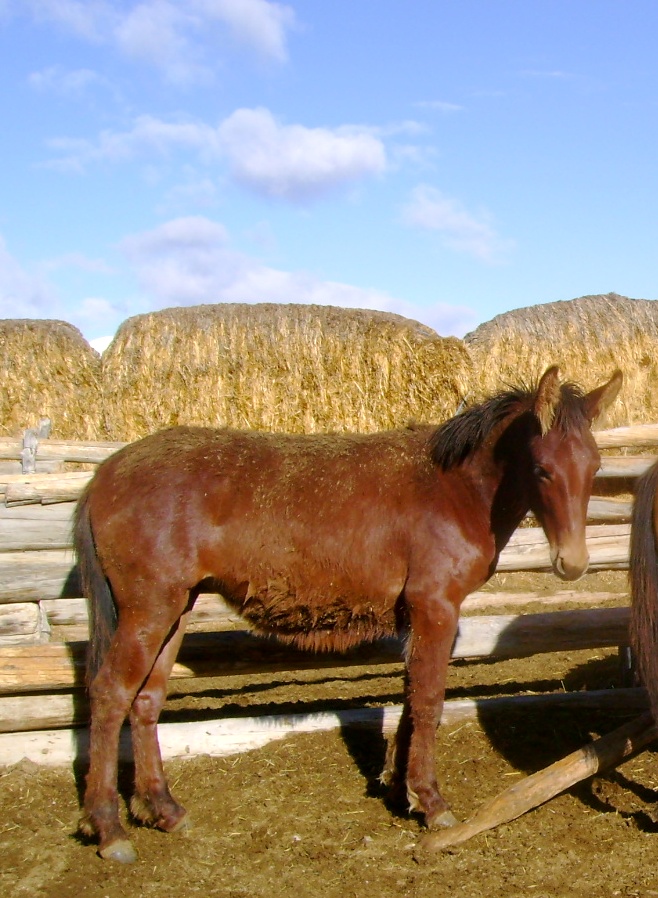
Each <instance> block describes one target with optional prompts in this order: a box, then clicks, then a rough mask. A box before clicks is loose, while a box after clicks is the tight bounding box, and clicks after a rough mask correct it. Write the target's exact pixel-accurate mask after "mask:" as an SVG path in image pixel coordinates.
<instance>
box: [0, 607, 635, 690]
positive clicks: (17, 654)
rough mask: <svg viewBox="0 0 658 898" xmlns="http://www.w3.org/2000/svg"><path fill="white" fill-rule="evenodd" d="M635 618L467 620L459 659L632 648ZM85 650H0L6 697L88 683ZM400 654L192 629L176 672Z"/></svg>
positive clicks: (255, 669)
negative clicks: (316, 648) (312, 648)
mask: <svg viewBox="0 0 658 898" xmlns="http://www.w3.org/2000/svg"><path fill="white" fill-rule="evenodd" d="M628 617H629V609H628V608H596V609H586V610H576V611H554V612H547V613H543V614H521V615H493V616H479V617H464V618H462V619H461V620H460V623H459V632H458V634H457V638H456V640H455V644H454V646H453V651H452V657H453V658H477V657H491V658H510V657H525V656H528V655H534V654H540V653H542V652H553V651H568V650H576V649H588V648H602V647H605V646H617V645H625V644H626V642H627V629H628ZM85 647H86V644H85V643H84V642H79V643H66V644H61V643H59V644H58V643H51V644H47V645H38V646H8V647H5V648H0V694H11V693H15V692H32V691H46V692H47V691H52V690H53V689H70V688H72V687H75V686H80V685H82V684H83V682H84V667H85V657H84V656H85ZM401 658H402V644H401V643H400V641H398V640H397V639H384V640H379V641H377V642H374V643H366V644H364V645H361V646H358V647H357V648H355V649H353V650H351V651H349V652H345V653H332V652H326V653H325V652H321V653H313V652H301V651H297V650H294V649H291V648H289V647H287V646H285V645H284V644H282V643H280V642H277V641H276V640H274V639H262V638H258V637H256V636H254V635H253V634H251V633H248V632H245V631H241V630H237V631H230V632H223V633H222V632H220V633H192V634H190V635H189V636H187V637H186V638H185V639H184V641H183V646H182V648H181V652H180V654H179V658H178V661H177V662H176V664H175V665H174V669H173V672H172V676H173V677H178V678H180V677H199V676H205V677H207V676H229V675H231V674H254V673H266V672H271V671H282V670H286V671H291V670H309V669H326V668H337V667H351V666H354V665H366V664H370V665H375V664H392V663H397V662H400V660H401Z"/></svg>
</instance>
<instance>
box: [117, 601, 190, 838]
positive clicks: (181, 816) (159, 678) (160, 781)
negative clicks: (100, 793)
mask: <svg viewBox="0 0 658 898" xmlns="http://www.w3.org/2000/svg"><path fill="white" fill-rule="evenodd" d="M188 617H189V611H186V612H185V613H184V614H183V615H182V616H181V617H180V619H179V620H178V623H177V624H176V625H175V629H174V631H173V632H172V633H171V635H170V638H169V639H168V640H167V642H166V643H165V645H164V646H163V648H162V651H161V652H160V654H159V655H158V658H157V660H156V662H155V664H154V665H153V669H152V670H151V673H150V675H149V677H148V679H147V680H146V682H145V683H144V685H143V686H142V688H141V689H140V690H139V692H138V693H137V695H136V696H135V700H134V701H133V704H132V708H131V710H130V725H131V728H132V743H133V754H134V758H135V794H134V795H133V798H132V801H131V803H130V810H131V811H132V813H133V816H134V817H136V818H137V819H138V820H140V821H141V822H142V823H147V824H150V825H152V826H157V827H158V829H162V830H164V831H165V832H175V831H177V830H180V829H183V828H184V827H186V826H188V824H189V821H188V820H187V812H186V810H185V808H184V807H183V806H182V805H180V804H178V802H177V801H176V800H175V799H174V798H173V796H172V794H171V792H170V791H169V787H168V785H167V779H166V777H165V772H164V768H163V766H162V755H161V753H160V744H159V742H158V732H157V723H158V718H159V716H160V712H161V710H162V706H163V705H164V703H165V700H166V698H167V681H168V679H169V675H170V673H171V669H172V667H173V665H174V661H175V660H176V655H177V654H178V649H179V648H180V644H181V641H182V639H183V634H184V632H185V627H186V625H187V619H188Z"/></svg>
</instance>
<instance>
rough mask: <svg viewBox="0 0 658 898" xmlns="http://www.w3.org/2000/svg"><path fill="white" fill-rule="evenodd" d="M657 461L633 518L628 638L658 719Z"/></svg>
mask: <svg viewBox="0 0 658 898" xmlns="http://www.w3.org/2000/svg"><path fill="white" fill-rule="evenodd" d="M657 488H658V464H655V465H653V466H652V467H651V468H650V469H649V470H648V471H647V473H646V474H644V475H643V476H642V477H641V478H640V479H639V480H638V482H637V485H636V489H635V504H634V506H633V516H632V519H631V548H630V571H629V576H630V586H631V618H630V626H629V641H630V644H631V648H632V650H633V653H634V655H635V660H636V663H637V667H638V671H639V674H640V677H641V678H642V682H643V684H644V686H645V687H646V690H647V692H648V693H649V701H650V703H651V710H652V712H653V716H654V718H655V719H656V720H657V721H658V544H657V536H656V531H655V525H656V522H655V515H654V506H655V501H656V489H657Z"/></svg>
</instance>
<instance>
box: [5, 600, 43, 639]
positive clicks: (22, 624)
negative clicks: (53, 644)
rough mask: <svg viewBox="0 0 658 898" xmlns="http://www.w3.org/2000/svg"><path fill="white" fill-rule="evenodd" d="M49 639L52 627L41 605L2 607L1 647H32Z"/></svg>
mask: <svg viewBox="0 0 658 898" xmlns="http://www.w3.org/2000/svg"><path fill="white" fill-rule="evenodd" d="M49 639H50V625H49V623H48V617H47V615H46V611H45V609H44V608H43V607H42V606H41V604H40V603H38V602H20V603H19V602H16V603H14V604H11V605H0V646H3V645H23V644H25V645H32V644H34V643H42V642H47V641H48V640H49Z"/></svg>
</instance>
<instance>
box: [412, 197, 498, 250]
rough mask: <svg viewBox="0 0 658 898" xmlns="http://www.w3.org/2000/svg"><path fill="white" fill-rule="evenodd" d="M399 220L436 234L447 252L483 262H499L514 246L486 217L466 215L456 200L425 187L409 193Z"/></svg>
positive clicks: (463, 207)
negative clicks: (408, 199) (471, 257)
mask: <svg viewBox="0 0 658 898" xmlns="http://www.w3.org/2000/svg"><path fill="white" fill-rule="evenodd" d="M402 220H403V222H404V223H405V224H406V225H408V226H409V227H415V228H420V229H421V230H426V231H434V232H436V233H437V234H439V235H440V236H441V238H442V240H443V243H444V244H445V246H447V247H448V248H449V249H454V250H457V251H459V252H464V253H467V254H468V255H471V256H475V258H477V259H480V260H481V261H484V262H497V261H501V260H502V259H503V258H504V256H505V255H506V253H508V252H509V251H510V250H511V249H512V248H513V246H514V242H513V241H512V240H508V239H505V238H503V237H501V236H500V235H499V234H498V233H497V232H496V230H495V228H494V227H493V224H492V222H491V216H490V215H489V214H488V213H486V212H479V213H477V214H475V213H472V212H469V211H468V209H466V207H465V206H464V205H463V204H462V203H461V202H460V201H459V200H458V199H454V198H452V197H448V196H445V194H443V193H442V192H441V191H440V190H437V189H436V188H435V187H431V186H430V185H428V184H421V185H419V186H418V187H416V188H415V189H414V190H413V191H412V194H411V199H410V201H409V202H408V203H407V205H406V206H405V207H404V209H403V211H402Z"/></svg>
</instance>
